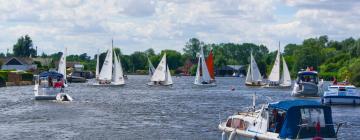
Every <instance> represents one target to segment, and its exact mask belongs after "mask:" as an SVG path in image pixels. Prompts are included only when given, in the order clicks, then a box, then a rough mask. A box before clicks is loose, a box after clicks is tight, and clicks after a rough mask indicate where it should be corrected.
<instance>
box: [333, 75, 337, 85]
mask: <svg viewBox="0 0 360 140" xmlns="http://www.w3.org/2000/svg"><path fill="white" fill-rule="evenodd" d="M333 79H334V80H333V83H332V84H333V85H337V84H338V82H337V80H336V77H335V76H334V78H333Z"/></svg>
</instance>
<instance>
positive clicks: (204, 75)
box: [200, 47, 211, 83]
mask: <svg viewBox="0 0 360 140" xmlns="http://www.w3.org/2000/svg"><path fill="white" fill-rule="evenodd" d="M200 58H201V73H202V76H201V78H202V82H207V83H210V80H211V78H210V74H209V70H208V68H207V65H206V62H205V56H204V51H203V47H201V50H200Z"/></svg>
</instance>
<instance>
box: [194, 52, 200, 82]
mask: <svg viewBox="0 0 360 140" xmlns="http://www.w3.org/2000/svg"><path fill="white" fill-rule="evenodd" d="M198 59H199V60H198V65H197V68H196V76H195V81H194V84H200V83H201V79H200V78H201V77H200V66H201V60H200V59H201V57H200V56H199V58H198Z"/></svg>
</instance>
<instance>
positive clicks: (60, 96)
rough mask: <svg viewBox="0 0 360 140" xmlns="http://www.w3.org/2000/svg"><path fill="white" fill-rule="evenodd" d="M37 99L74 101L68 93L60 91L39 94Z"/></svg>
mask: <svg viewBox="0 0 360 140" xmlns="http://www.w3.org/2000/svg"><path fill="white" fill-rule="evenodd" d="M35 100H57V101H72V100H73V98H72V97H71V96H70V95H68V94H66V93H58V94H56V95H37V96H35Z"/></svg>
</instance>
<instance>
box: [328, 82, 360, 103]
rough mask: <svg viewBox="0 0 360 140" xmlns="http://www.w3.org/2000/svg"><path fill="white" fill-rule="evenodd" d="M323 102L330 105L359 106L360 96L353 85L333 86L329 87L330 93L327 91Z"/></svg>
mask: <svg viewBox="0 0 360 140" xmlns="http://www.w3.org/2000/svg"><path fill="white" fill-rule="evenodd" d="M322 102H323V103H324V104H330V105H335V104H342V105H346V104H350V105H358V104H360V94H359V92H357V89H356V87H355V86H353V85H346V84H337V85H331V86H329V87H328V91H325V93H324V96H323V97H322Z"/></svg>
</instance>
